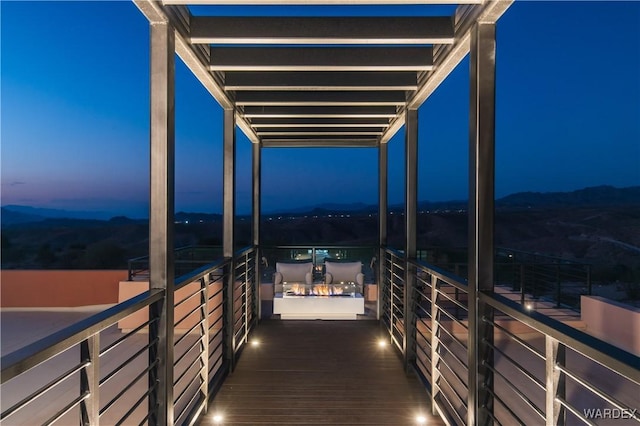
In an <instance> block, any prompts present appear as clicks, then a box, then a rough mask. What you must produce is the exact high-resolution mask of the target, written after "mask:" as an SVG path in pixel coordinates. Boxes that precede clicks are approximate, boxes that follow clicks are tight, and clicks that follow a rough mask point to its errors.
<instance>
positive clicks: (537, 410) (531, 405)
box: [483, 364, 545, 420]
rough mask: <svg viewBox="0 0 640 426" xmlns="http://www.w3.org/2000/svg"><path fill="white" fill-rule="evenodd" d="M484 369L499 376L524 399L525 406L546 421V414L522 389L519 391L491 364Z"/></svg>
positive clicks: (485, 365)
mask: <svg viewBox="0 0 640 426" xmlns="http://www.w3.org/2000/svg"><path fill="white" fill-rule="evenodd" d="M483 365H484V367H486V368H488V369H489V370H491V371H492V372H493V373H494V374H496V375H498V376H499V377H501V378H502V380H504V382H505V384H506V385H507V386H508V387H509V388H510V389H511V390H512V391H513V392H514V393H515V394H516V395H517V396H518V397H520V399H522V401H524V403H525V404H527V405H528V406H529V407H530V408H531V409H532V410H533V411H534V412H535V413H536V414H538V416H540V418H541V419H542V420H544V419H545V416H544V412H542V410H540V409H539V408H538V407H537V406H536V405H535V404H534V403H533V401H531V400H530V399H529V397H528V396H526V395H525V394H524V393H523V392H522V391H521V390H520V389H518V388H517V387H516V386H514V385H513V384H512V383H511V382H510V381H509V379H507V378H506V377H505V376H504V375H503V374H502V373H500V372H499V371H498V370H496V369H495V368H494V367H493V366H491V365H489V364H483Z"/></svg>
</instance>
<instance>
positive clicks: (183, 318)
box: [173, 305, 204, 328]
mask: <svg viewBox="0 0 640 426" xmlns="http://www.w3.org/2000/svg"><path fill="white" fill-rule="evenodd" d="M203 306H204V305H198V306H196V307H195V308H193V309H192V310H191V311H189V312H188V313H187V314H185V315H184V316H183V317H182V318H180V320H178V322H176V323H174V324H173V327H174V328H178V326H179V325H180V324H182V323H183V322H185V321H186V320H187V319H188V318H189V317H190V316H191V315H193V314H194V313H196V312H197V311H199V310H201V309H202V308H203Z"/></svg>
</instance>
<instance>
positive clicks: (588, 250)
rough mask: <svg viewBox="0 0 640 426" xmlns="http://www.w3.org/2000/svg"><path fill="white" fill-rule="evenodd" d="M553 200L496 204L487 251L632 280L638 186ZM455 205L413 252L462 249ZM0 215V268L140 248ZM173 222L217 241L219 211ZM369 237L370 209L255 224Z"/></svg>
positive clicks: (342, 238) (246, 234) (334, 240)
mask: <svg viewBox="0 0 640 426" xmlns="http://www.w3.org/2000/svg"><path fill="white" fill-rule="evenodd" d="M562 194H564V195H563V196H561V195H559V193H548V194H537V193H521V194H513V195H511V196H508V197H505V198H503V199H501V201H500V203H499V204H500V207H499V208H497V209H496V226H495V238H496V245H498V246H502V247H509V248H512V249H519V250H523V251H527V252H535V253H542V254H548V255H553V256H558V257H563V258H566V259H573V260H579V261H584V262H588V263H592V264H594V267H595V268H596V269H594V271H595V272H596V276H602V277H606V278H607V279H610V280H614V281H615V280H617V279H622V280H633V279H635V280H638V281H640V187H634V188H623V189H618V188H612V187H597V188H587V189H585V190H581V191H574V192H572V193H562ZM456 203H458V202H450V203H448V204H446V205H445V204H438V206H439V207H441V208H433V207H434V206H435V205H433V204H431V207H432V208H431V209H424V210H422V213H420V214H419V215H418V235H417V239H418V246H419V247H434V246H435V247H463V246H466V245H467V226H468V217H467V214H466V211H465V210H464V209H452V208H451V207H455V205H456ZM325 207H330V208H338V207H339V206H338V205H330V206H329V205H327V206H325ZM359 207H362V206H359ZM445 207H449V208H445ZM336 213H338V214H336ZM7 218H10V219H11V220H6V219H7ZM2 219H3V223H2V225H3V226H2V268H4V269H9V268H26V269H42V268H49V269H57V268H62V269H64V268H70V269H76V268H88V269H93V268H122V267H126V265H127V259H129V258H132V257H137V256H142V255H145V254H146V253H147V251H148V223H147V221H146V220H132V219H128V218H125V217H116V218H112V219H110V220H108V221H105V220H86V219H61V218H46V217H42V216H39V215H31V214H29V213H24V212H13V211H11V210H10V208H3V210H2ZM12 221H13V223H12ZM176 222H177V223H176V228H175V230H176V234H175V244H176V247H182V246H188V245H220V244H221V241H222V238H221V237H222V221H221V217H220V215H216V214H203V213H182V212H181V213H178V214H176ZM250 224H251V221H250V220H249V218H248V217H239V218H238V219H237V221H236V240H237V246H238V247H240V246H245V245H248V244H249V243H250V241H251V229H250ZM377 235H378V224H377V212H376V211H375V210H374V211H371V210H370V209H366V210H365V211H363V212H358V211H353V210H347V211H343V212H341V213H339V212H337V211H335V210H330V211H327V210H324V209H320V208H317V209H316V210H314V211H312V212H306V213H305V212H302V213H299V214H289V215H286V216H285V215H278V216H277V215H266V216H264V217H263V221H262V241H263V244H264V245H286V244H291V245H293V244H296V245H376V244H377V241H378V237H377ZM388 242H389V245H391V246H394V247H398V248H402V247H403V245H404V216H403V215H402V214H401V212H399V211H397V210H396V211H394V210H391V212H390V214H389V217H388Z"/></svg>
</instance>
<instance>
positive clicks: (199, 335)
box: [173, 319, 205, 348]
mask: <svg viewBox="0 0 640 426" xmlns="http://www.w3.org/2000/svg"><path fill="white" fill-rule="evenodd" d="M204 321H205V320H204V319H201V320H200V321H198V322H197V323H195V324H194V325H193V326H192V327H191V328H190V329H189V330H187V331H186V332H185V333H184V334H183V335H182V336H180V338H178V339H177V340H176V341H175V343H174V344H173V347H174V348H175V347H177V346H178V345H179V344H180V343H182V341H183V340H184V339H186V338H187V336H189V335H190V334H191V332H192V331H193V330H195V329H196V328H198V327H200V326H202V325H203V324H204ZM194 334H195V333H194ZM201 336H202V332H199V333H198V338H200V337H201Z"/></svg>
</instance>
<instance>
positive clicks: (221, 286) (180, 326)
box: [0, 247, 258, 425]
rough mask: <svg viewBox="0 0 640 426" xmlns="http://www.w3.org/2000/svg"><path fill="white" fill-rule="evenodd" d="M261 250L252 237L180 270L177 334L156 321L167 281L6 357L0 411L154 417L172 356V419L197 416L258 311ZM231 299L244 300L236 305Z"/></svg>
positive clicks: (82, 419) (70, 419) (127, 420)
mask: <svg viewBox="0 0 640 426" xmlns="http://www.w3.org/2000/svg"><path fill="white" fill-rule="evenodd" d="M255 253H256V250H255V248H254V247H249V248H247V249H244V250H241V251H240V252H239V253H237V254H236V255H235V256H234V258H228V259H225V260H223V261H219V262H216V263H212V264H209V265H207V266H204V267H201V268H200V269H198V270H196V271H193V272H191V273H189V274H187V275H183V276H181V277H179V278H177V279H176V282H175V286H174V306H173V318H174V322H173V324H172V325H173V327H172V328H171V330H172V332H171V339H167V337H166V336H163V335H162V334H161V330H162V329H163V328H162V327H160V322H162V318H166V317H161V315H160V312H161V309H158V306H161V305H162V303H163V302H164V300H165V291H164V290H151V291H146V292H144V293H142V294H140V295H138V296H136V297H133V298H131V299H129V300H126V301H124V302H122V303H120V304H118V305H116V306H114V307H112V308H109V309H107V310H105V311H102V312H99V313H98V314H95V315H93V316H91V317H89V318H87V319H85V320H82V321H80V322H78V323H75V324H73V325H71V326H69V327H67V328H65V329H63V330H61V331H59V332H57V333H54V334H52V335H50V336H48V337H46V338H44V339H41V340H39V341H36V342H34V343H32V344H30V345H28V346H26V347H24V348H22V349H19V350H17V351H15V352H13V353H10V354H8V355H6V356H4V357H2V360H1V363H2V375H1V381H0V392H2V395H3V398H2V411H1V413H0V420H1V421H2V423H3V424H7V425H9V424H43V425H53V424H78V423H80V424H91V425H97V424H100V423H102V424H108V425H121V424H126V425H129V424H140V425H142V424H155V423H156V422H157V419H158V416H164V415H166V413H159V412H158V410H159V409H161V407H162V406H163V405H162V404H160V402H159V401H161V400H162V397H163V394H165V392H163V391H162V388H163V384H162V383H161V379H160V377H162V375H161V373H160V370H159V369H161V368H163V367H162V366H163V365H164V364H165V363H166V362H167V361H173V371H172V376H173V381H172V382H171V383H169V384H167V385H168V386H170V387H171V388H172V390H171V391H170V392H166V394H167V395H172V397H173V400H172V401H168V402H166V403H165V405H164V407H166V406H167V405H171V406H172V408H171V410H170V411H169V412H170V413H173V423H174V424H192V423H193V421H194V420H195V419H196V418H197V417H198V415H199V414H200V413H201V412H203V411H206V408H207V402H208V400H209V399H210V396H211V395H213V394H215V392H216V391H217V389H218V388H219V387H220V386H221V384H222V382H223V380H224V378H225V377H226V375H227V374H228V373H229V371H231V369H232V368H233V365H234V363H235V361H236V360H237V357H238V356H239V355H240V349H241V348H242V346H243V345H244V343H246V342H247V341H248V336H249V333H250V332H251V331H252V329H253V326H254V325H255V324H256V322H257V320H258V315H257V313H256V310H255V306H256V303H255V297H256V294H257V290H256V285H257V283H256V275H255V259H256V258H255ZM230 300H234V303H236V302H235V301H241V303H240V304H238V307H237V309H234V310H231V309H229V307H230V303H229V301H230ZM231 324H233V327H234V328H233V330H234V333H233V335H231V334H230V333H229V330H230V326H231ZM163 341H164V342H169V341H171V342H173V345H171V346H170V347H166V349H163ZM164 351H167V352H164ZM25 384H26V385H25Z"/></svg>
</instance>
